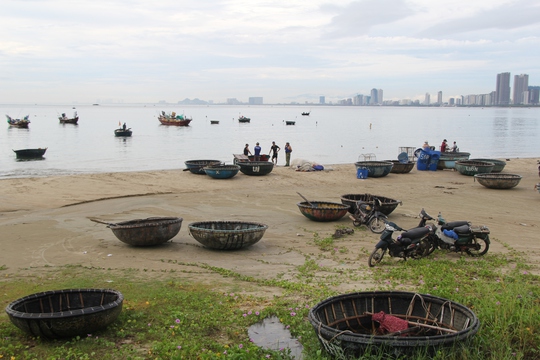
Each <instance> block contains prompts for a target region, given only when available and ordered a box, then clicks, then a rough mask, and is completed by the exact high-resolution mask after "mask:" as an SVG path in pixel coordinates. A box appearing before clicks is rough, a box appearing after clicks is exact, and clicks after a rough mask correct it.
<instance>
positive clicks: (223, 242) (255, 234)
mask: <svg viewBox="0 0 540 360" xmlns="http://www.w3.org/2000/svg"><path fill="white" fill-rule="evenodd" d="M266 229H268V225H265V224H260V223H255V222H246V221H201V222H194V223H191V224H189V233H190V235H191V236H193V238H194V239H195V240H197V241H198V242H200V243H201V244H203V245H204V246H206V247H208V248H212V249H218V250H236V249H241V248H244V247H247V246H251V245H253V244H255V243H257V242H258V241H259V240H261V239H262V237H263V235H264V232H265V231H266Z"/></svg>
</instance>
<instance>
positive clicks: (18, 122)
mask: <svg viewBox="0 0 540 360" xmlns="http://www.w3.org/2000/svg"><path fill="white" fill-rule="evenodd" d="M29 117H30V115H26V116H25V117H23V118H22V119H14V118H12V117H11V116H9V115H6V118H7V123H8V124H9V126H13V127H18V128H23V129H27V128H28V125H29V124H30V120H28V118H29Z"/></svg>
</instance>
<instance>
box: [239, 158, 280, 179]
mask: <svg viewBox="0 0 540 360" xmlns="http://www.w3.org/2000/svg"><path fill="white" fill-rule="evenodd" d="M238 166H240V171H241V172H242V174H245V175H251V176H262V175H267V174H270V173H271V172H272V170H273V169H274V163H273V162H271V161H244V162H239V163H238Z"/></svg>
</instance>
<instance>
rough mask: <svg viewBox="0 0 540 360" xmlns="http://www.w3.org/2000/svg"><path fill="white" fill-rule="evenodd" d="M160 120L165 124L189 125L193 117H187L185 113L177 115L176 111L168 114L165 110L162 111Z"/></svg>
mask: <svg viewBox="0 0 540 360" xmlns="http://www.w3.org/2000/svg"><path fill="white" fill-rule="evenodd" d="M158 120H159V122H160V123H161V124H163V125H173V126H188V125H189V123H190V122H191V121H192V120H193V119H191V118H187V117H185V116H184V115H183V114H182V115H177V114H176V112H174V111H173V112H171V113H170V114H166V113H165V111H162V112H161V115H159V117H158Z"/></svg>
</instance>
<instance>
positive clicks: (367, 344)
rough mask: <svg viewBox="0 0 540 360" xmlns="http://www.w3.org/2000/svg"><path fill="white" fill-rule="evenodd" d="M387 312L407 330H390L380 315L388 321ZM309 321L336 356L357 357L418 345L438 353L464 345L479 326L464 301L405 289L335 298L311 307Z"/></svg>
mask: <svg viewBox="0 0 540 360" xmlns="http://www.w3.org/2000/svg"><path fill="white" fill-rule="evenodd" d="M381 312H382V313H381ZM374 314H376V315H377V316H374ZM388 315H391V317H397V318H399V319H400V320H404V321H405V322H406V329H404V330H401V331H397V332H395V331H387V329H388V328H390V329H391V328H392V327H389V326H388V323H387V322H386V321H382V320H381V317H382V318H383V320H388V321H389V320H391V319H390V318H388V319H384V317H386V316H388ZM374 318H375V319H374ZM308 319H309V321H310V323H311V325H312V326H313V329H314V330H315V333H316V335H317V337H318V338H319V341H320V343H321V344H322V346H323V348H324V349H325V350H326V351H327V352H328V353H329V354H330V355H332V356H338V355H340V354H341V355H343V354H345V355H346V356H355V357H356V356H359V355H360V354H364V353H365V352H370V351H373V352H375V351H386V350H387V351H388V352H389V353H392V354H393V355H397V354H407V353H411V352H412V351H413V350H414V349H415V348H417V347H420V348H422V349H428V350H429V351H434V350H435V349H437V348H440V347H443V346H452V345H453V344H455V343H456V344H461V343H463V342H464V341H465V340H467V339H469V338H472V337H473V336H474V335H475V334H476V332H477V331H478V329H479V328H480V321H479V320H478V318H477V317H476V315H475V314H474V313H473V312H472V311H471V310H470V309H468V308H467V307H465V306H463V305H461V304H458V303H456V302H453V301H451V300H447V299H444V298H441V297H437V296H432V295H424V294H417V293H411V292H401V291H374V292H358V293H351V294H345V295H339V296H335V297H331V298H329V299H326V300H324V301H322V302H320V303H319V304H317V305H316V306H315V307H313V308H312V309H311V310H310V312H309V315H308ZM376 319H377V320H379V321H376ZM397 321H399V320H397ZM383 322H384V323H385V324H384V325H383ZM399 322H400V323H402V324H403V321H399Z"/></svg>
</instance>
